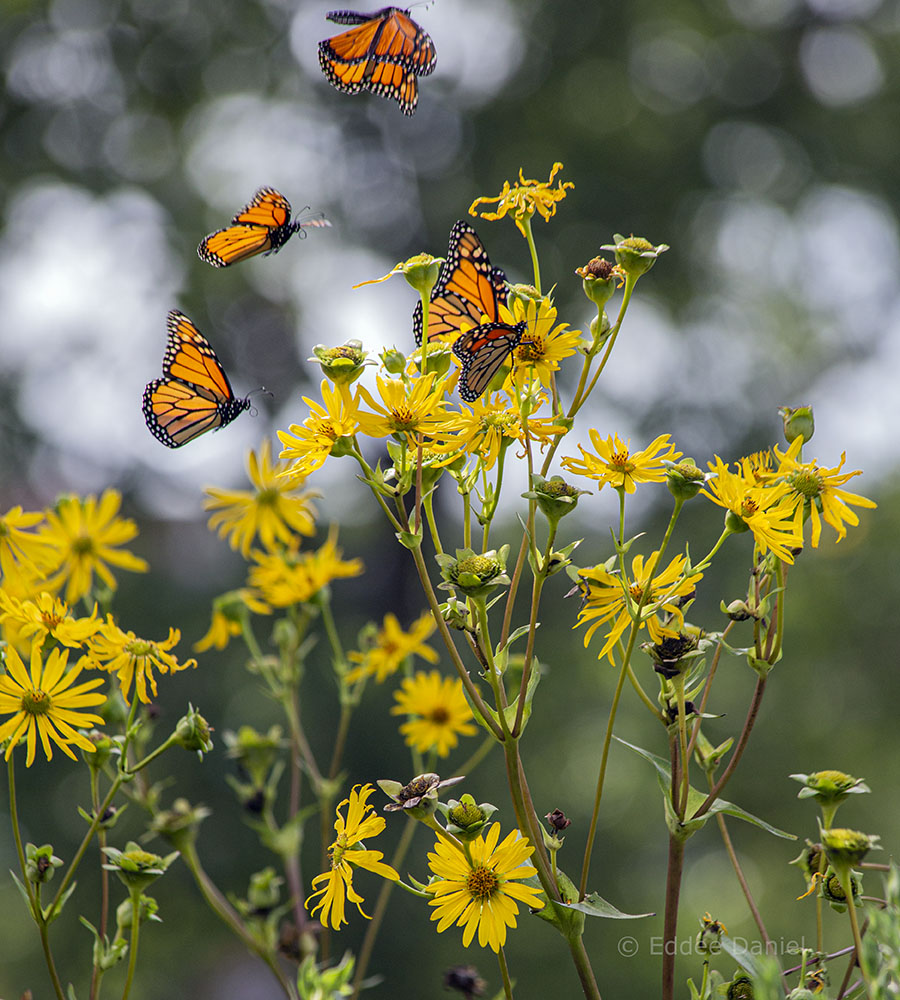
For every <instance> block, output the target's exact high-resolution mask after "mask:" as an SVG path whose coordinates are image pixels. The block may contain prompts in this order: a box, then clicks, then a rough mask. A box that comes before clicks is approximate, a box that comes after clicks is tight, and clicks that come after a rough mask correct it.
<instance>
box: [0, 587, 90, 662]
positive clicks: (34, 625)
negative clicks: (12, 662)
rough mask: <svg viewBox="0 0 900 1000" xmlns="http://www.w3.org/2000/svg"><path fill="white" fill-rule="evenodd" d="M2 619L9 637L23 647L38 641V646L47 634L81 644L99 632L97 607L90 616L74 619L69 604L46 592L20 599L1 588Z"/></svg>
mask: <svg viewBox="0 0 900 1000" xmlns="http://www.w3.org/2000/svg"><path fill="white" fill-rule="evenodd" d="M0 622H2V624H3V631H4V634H5V636H6V638H7V640H8V641H9V642H11V643H13V645H16V646H22V645H24V644H25V643H27V642H29V641H31V640H32V639H34V640H36V641H37V643H38V645H40V644H41V643H43V642H44V640H45V639H47V638H48V637H49V638H51V639H55V640H56V641H57V642H58V643H59V644H60V645H61V646H68V647H70V648H72V647H76V646H81V645H82V644H83V643H84V642H85V641H86V640H87V639H88V638H90V636H92V635H93V634H94V633H95V632H97V631H98V629H99V628H100V626H101V625H102V622H100V621H98V619H97V606H96V605H94V610H93V611H92V612H91V614H90V615H88V616H86V617H82V618H73V617H72V616H71V615H70V614H69V607H68V605H67V604H66V603H65V602H64V601H62V600H60V599H59V598H58V597H53V596H52V595H50V594H48V593H47V592H46V591H44V592H43V593H41V594H38V595H36V596H35V597H34V598H33V599H32V600H25V601H19V600H17V599H16V598H15V597H12V596H11V595H9V594H7V593H6V592H5V591H4V590H0Z"/></svg>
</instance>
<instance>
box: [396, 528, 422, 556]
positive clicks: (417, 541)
mask: <svg viewBox="0 0 900 1000" xmlns="http://www.w3.org/2000/svg"><path fill="white" fill-rule="evenodd" d="M396 536H397V541H398V542H399V543H400V544H401V545H402V546H403V547H404V548H407V549H410V550H411V551H415V550H416V549H419V548H421V547H422V525H421V524H420V525H419V530H418V531H398V532H396Z"/></svg>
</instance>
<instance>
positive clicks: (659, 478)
mask: <svg viewBox="0 0 900 1000" xmlns="http://www.w3.org/2000/svg"><path fill="white" fill-rule="evenodd" d="M590 436H591V441H592V442H593V445H594V449H595V451H596V455H593V454H591V453H590V452H589V451H585V449H584V448H582V447H581V445H578V450H579V451H580V452H581V454H582V458H581V459H578V458H573V457H571V456H566V457H565V458H563V459H562V462H561V464H562V467H563V468H564V469H566V470H567V471H568V472H574V473H575V474H576V475H579V476H587V477H588V479H596V480H597V482H599V483H600V485H601V488H602V487H603V486H604V485H606V484H607V483H609V485H610V486H612V487H614V488H615V489H619V490H621V489H624V490H625V492H626V493H634V492H635V490H636V489H637V483H662V482H665V479H666V467H665V466H664V465H663V462H664V461H668V462H676V461H678V459H679V458H681V452H680V451H675V445H673V444H672V443H671V442H670V441H669V435H668V434H660V436H659V437H658V438H656V439H655V440H653V441H651V442H650V444H649V445H647V447H646V448H644V449H643V450H642V451H635V452H632V451H630V450H629V445H630V444H631V442H630V441H628V442H623V441H622V440H621V439H620V438H619V435H618V434H616V435H612V434H610V435H609V437H607V438H602V437H600V434H599V433H598V432H597V431H595V430H593V429H592V430H591V431H590Z"/></svg>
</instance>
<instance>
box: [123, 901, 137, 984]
mask: <svg viewBox="0 0 900 1000" xmlns="http://www.w3.org/2000/svg"><path fill="white" fill-rule="evenodd" d="M140 931H141V892H140V890H139V889H137V890H132V893H131V941H130V942H129V943H128V974H127V975H126V977H125V989H124V990H123V991H122V1000H128V994H129V993H130V992H131V984H132V982H133V981H134V970H135V969H136V968H137V953H138V940H139V939H140Z"/></svg>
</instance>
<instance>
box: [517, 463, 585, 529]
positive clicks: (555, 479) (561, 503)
mask: <svg viewBox="0 0 900 1000" xmlns="http://www.w3.org/2000/svg"><path fill="white" fill-rule="evenodd" d="M590 492H591V491H590V490H579V489H578V488H577V487H575V486H570V485H569V484H568V483H567V482H566V481H565V479H563V478H562V476H551V477H550V478H549V479H544V477H543V476H541V475H539V474H538V473H536V472H535V473H534V474H533V475H532V477H531V489H530V490H528V492H527V493H523V494H522V496H523V497H525V499H526V500H536V501H537V505H538V507H539V508H540V511H541V513H542V514H543V515H544V517H546V518H547V520H548V521H549V522H550V524H551V525H553V526H554V527H555V526H556V525H557V524H558V523H559V519H560V518H561V517H565V515H566V514H570V513H571V512H572V511H573V510H575V505H576V504H577V503H578V498H579V497H580V496H581V495H582V494H584V493H590Z"/></svg>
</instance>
